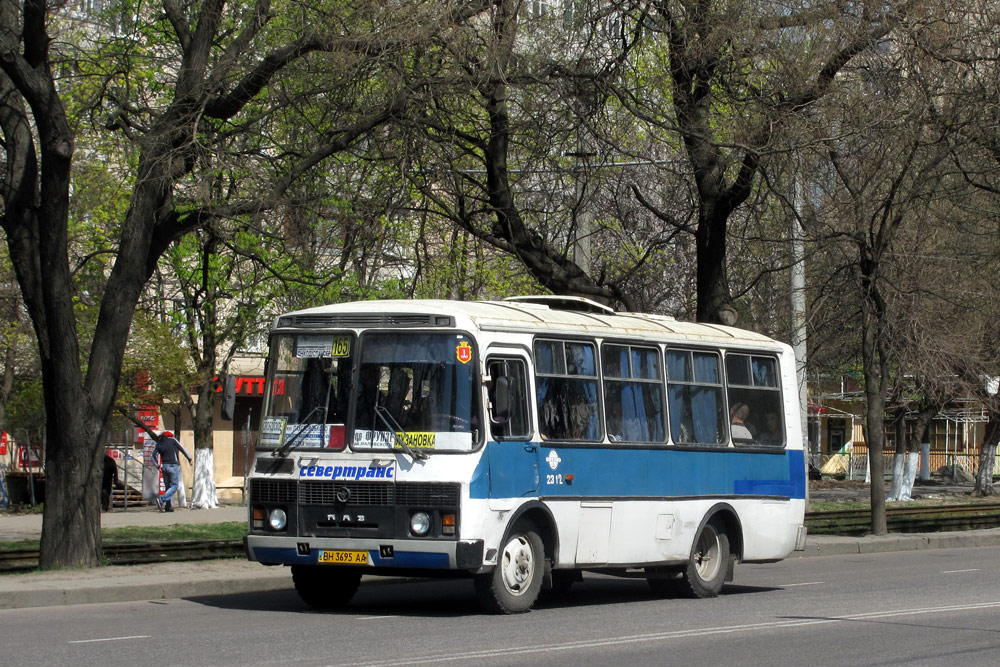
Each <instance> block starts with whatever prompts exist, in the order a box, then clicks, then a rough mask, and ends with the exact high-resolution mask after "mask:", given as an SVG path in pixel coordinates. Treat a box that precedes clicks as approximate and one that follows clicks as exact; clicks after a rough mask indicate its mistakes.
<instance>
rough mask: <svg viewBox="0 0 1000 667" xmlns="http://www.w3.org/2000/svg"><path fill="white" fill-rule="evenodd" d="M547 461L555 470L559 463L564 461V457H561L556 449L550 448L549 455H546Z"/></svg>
mask: <svg viewBox="0 0 1000 667" xmlns="http://www.w3.org/2000/svg"><path fill="white" fill-rule="evenodd" d="M545 462H546V463H548V464H549V467H550V468H552V469H553V470H555V469H556V468H558V467H559V464H560V463H562V459H561V458H559V454H557V453H556V450H554V449H550V450H549V455H548V456H546V457H545Z"/></svg>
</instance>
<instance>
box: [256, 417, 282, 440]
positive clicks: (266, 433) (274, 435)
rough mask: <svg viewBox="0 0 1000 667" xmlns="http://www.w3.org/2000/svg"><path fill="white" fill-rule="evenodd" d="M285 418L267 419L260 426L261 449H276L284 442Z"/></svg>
mask: <svg viewBox="0 0 1000 667" xmlns="http://www.w3.org/2000/svg"><path fill="white" fill-rule="evenodd" d="M287 424H288V418H287V417H267V418H265V419H264V420H262V421H261V424H260V444H261V446H262V447H278V446H280V445H281V443H282V442H283V441H284V440H285V427H286V426H287Z"/></svg>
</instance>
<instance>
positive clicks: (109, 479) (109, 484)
mask: <svg viewBox="0 0 1000 667" xmlns="http://www.w3.org/2000/svg"><path fill="white" fill-rule="evenodd" d="M116 486H118V464H117V463H115V460H114V459H113V458H111V456H110V455H109V454H108V452H107V450H105V452H104V473H103V474H102V475H101V509H102V510H104V511H105V512H107V511H108V510H110V509H111V494H113V493H114V490H115V487H116Z"/></svg>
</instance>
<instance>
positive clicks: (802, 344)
mask: <svg viewBox="0 0 1000 667" xmlns="http://www.w3.org/2000/svg"><path fill="white" fill-rule="evenodd" d="M792 207H793V209H794V210H793V211H792V222H791V234H790V236H791V241H792V243H791V277H790V280H791V298H792V350H793V351H794V352H795V375H796V379H797V380H798V385H799V423H800V424H801V426H802V452H803V454H804V457H803V458H804V459H805V468H806V469H805V474H806V501H807V502H808V500H809V458H810V455H811V454H812V452H811V450H810V447H809V402H808V401H809V394H808V392H807V391H806V264H805V251H804V247H803V246H804V243H803V232H802V215H801V214H802V208H803V206H802V188H801V185H800V183H799V180H798V178H795V179H794V180H793V181H792Z"/></svg>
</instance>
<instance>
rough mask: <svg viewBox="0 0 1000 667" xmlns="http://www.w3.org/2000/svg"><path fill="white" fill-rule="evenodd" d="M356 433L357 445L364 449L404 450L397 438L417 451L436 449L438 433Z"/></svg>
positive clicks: (362, 431)
mask: <svg viewBox="0 0 1000 667" xmlns="http://www.w3.org/2000/svg"><path fill="white" fill-rule="evenodd" d="M354 433H355V443H356V444H358V445H360V446H362V447H379V448H385V449H402V447H401V446H400V445H399V443H397V442H396V438H399V439H400V440H403V441H404V442H405V443H406V444H407V445H409V446H410V447H415V448H416V449H434V442H435V439H436V436H437V434H436V433H407V432H405V431H397V432H396V434H395V435H393V433H392V432H391V431H364V430H361V429H359V430H357V431H355V432H354Z"/></svg>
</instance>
